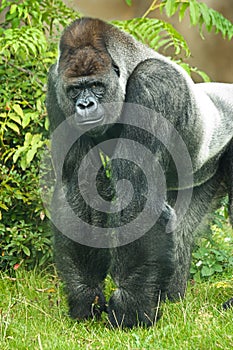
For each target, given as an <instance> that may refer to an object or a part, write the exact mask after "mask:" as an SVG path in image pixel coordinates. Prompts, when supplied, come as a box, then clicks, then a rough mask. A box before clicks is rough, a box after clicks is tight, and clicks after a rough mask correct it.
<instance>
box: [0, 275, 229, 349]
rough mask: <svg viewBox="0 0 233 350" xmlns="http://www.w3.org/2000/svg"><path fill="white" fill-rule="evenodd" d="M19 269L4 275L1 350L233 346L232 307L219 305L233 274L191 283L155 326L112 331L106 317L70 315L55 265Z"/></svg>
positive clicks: (0, 295) (1, 281) (0, 281)
mask: <svg viewBox="0 0 233 350" xmlns="http://www.w3.org/2000/svg"><path fill="white" fill-rule="evenodd" d="M15 273H16V274H15V277H14V278H12V277H9V276H8V275H7V274H4V273H3V274H2V275H1V277H0V321H1V325H0V332H1V333H0V334H1V338H0V344H1V345H0V349H1V350H6V349H12V350H21V349H30V350H34V349H38V350H42V349H43V350H45V349H48V350H56V349H61V350H66V349H69V350H73V349H107V350H109V349H122V350H123V349H124V350H125V349H132V350H136V349H140V350H142V349H153V350H154V349H155V350H156V349H158V350H163V349H167V350H173V349H177V350H182V349H184V350H189V349H190V350H191V349H195V350H196V349H197V350H200V349H203V350H209V349H224V350H227V349H232V348H233V322H232V317H233V311H232V310H228V311H227V312H223V311H222V310H221V303H222V302H223V301H225V300H226V299H228V298H229V297H230V296H232V295H233V280H232V279H231V278H230V277H232V276H231V275H230V274H228V276H227V274H226V275H225V276H224V277H223V276H222V277H221V281H220V280H219V281H216V282H211V283H210V282H209V283H207V282H205V283H204V282H203V283H196V284H194V285H190V286H189V287H188V291H187V295H186V298H185V300H183V301H180V302H177V303H166V304H164V305H163V308H162V309H163V316H162V318H161V319H160V320H159V322H158V323H157V324H156V325H155V326H154V327H151V328H149V329H143V328H134V329H132V330H121V329H115V330H113V329H112V328H111V326H110V325H109V323H108V321H107V317H106V316H103V318H102V320H101V321H95V320H90V321H85V322H75V321H73V320H71V319H70V318H69V317H68V315H67V306H66V299H65V295H64V292H63V288H62V283H61V282H60V281H59V279H58V278H57V275H56V273H55V272H53V270H52V269H48V270H47V271H31V272H26V271H25V270H23V269H22V270H21V271H20V269H19V270H17V271H16V272H15ZM110 289H111V285H110V282H108V288H107V290H110Z"/></svg>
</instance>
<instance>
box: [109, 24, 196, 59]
mask: <svg viewBox="0 0 233 350" xmlns="http://www.w3.org/2000/svg"><path fill="white" fill-rule="evenodd" d="M113 23H114V24H116V25H117V26H118V27H119V28H121V29H122V30H124V31H126V32H128V33H130V34H131V35H133V36H134V37H135V38H136V39H137V40H139V41H141V42H143V43H144V44H146V45H148V46H150V47H151V48H152V49H154V50H159V49H161V48H162V49H163V51H164V52H165V51H166V50H167V49H168V48H170V47H173V49H174V55H175V56H177V55H179V54H180V53H181V51H182V50H183V51H184V52H185V55H186V56H189V55H190V50H189V48H188V45H187V43H186V41H185V39H184V38H183V36H182V35H181V34H180V33H178V32H177V31H176V30H175V28H174V27H173V26H172V25H171V24H170V23H168V22H165V21H162V20H159V19H154V18H152V19H150V18H134V19H132V20H127V21H121V22H119V21H114V22H113Z"/></svg>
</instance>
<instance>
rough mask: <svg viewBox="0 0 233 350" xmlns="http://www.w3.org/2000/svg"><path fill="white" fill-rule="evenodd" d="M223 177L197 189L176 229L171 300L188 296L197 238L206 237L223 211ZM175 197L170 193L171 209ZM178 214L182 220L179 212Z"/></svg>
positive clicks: (220, 176)
mask: <svg viewBox="0 0 233 350" xmlns="http://www.w3.org/2000/svg"><path fill="white" fill-rule="evenodd" d="M222 177H223V176H222V172H221V171H219V173H217V174H216V175H215V176H214V178H212V179H211V180H209V181H208V182H206V183H204V184H202V185H200V186H198V187H195V188H194V189H193V193H192V201H191V203H190V205H189V208H188V211H187V212H186V214H185V216H184V217H183V218H182V220H181V222H180V223H179V224H178V226H177V228H176V232H177V234H176V237H177V242H176V243H177V251H176V252H177V258H176V260H177V265H176V267H175V273H174V275H173V278H171V281H170V285H169V288H168V298H169V299H171V300H174V299H177V298H179V297H183V296H184V293H185V289H186V284H187V281H188V278H189V269H190V262H191V254H192V248H193V245H194V241H195V238H196V237H197V235H198V234H200V235H201V234H203V232H201V231H202V230H205V229H206V226H208V222H209V216H210V215H211V213H213V212H214V210H216V209H217V208H218V207H219V202H220V199H221V198H222V197H223V196H224V195H226V187H225V186H224V184H223V183H222ZM173 196H174V197H173ZM172 197H173V198H172ZM175 197H176V194H175V193H169V199H170V201H169V203H170V204H171V205H172V204H173V201H174V198H175ZM181 209H182V208H181ZM176 214H177V218H178V220H179V208H178V209H177V212H176Z"/></svg>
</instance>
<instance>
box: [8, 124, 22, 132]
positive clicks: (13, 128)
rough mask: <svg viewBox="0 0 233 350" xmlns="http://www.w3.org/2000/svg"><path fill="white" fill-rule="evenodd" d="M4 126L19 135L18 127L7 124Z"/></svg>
mask: <svg viewBox="0 0 233 350" xmlns="http://www.w3.org/2000/svg"><path fill="white" fill-rule="evenodd" d="M6 126H7V127H8V128H10V129H12V130H13V131H15V132H16V133H17V134H20V131H19V127H18V125H16V124H15V123H11V122H7V123H6Z"/></svg>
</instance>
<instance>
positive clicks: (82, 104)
mask: <svg viewBox="0 0 233 350" xmlns="http://www.w3.org/2000/svg"><path fill="white" fill-rule="evenodd" d="M96 109H97V102H96V100H95V99H94V97H91V96H90V97H88V98H85V99H79V100H78V101H77V102H76V111H77V113H78V114H79V115H81V116H85V117H87V116H88V115H90V114H92V113H94V112H95V110H96Z"/></svg>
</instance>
